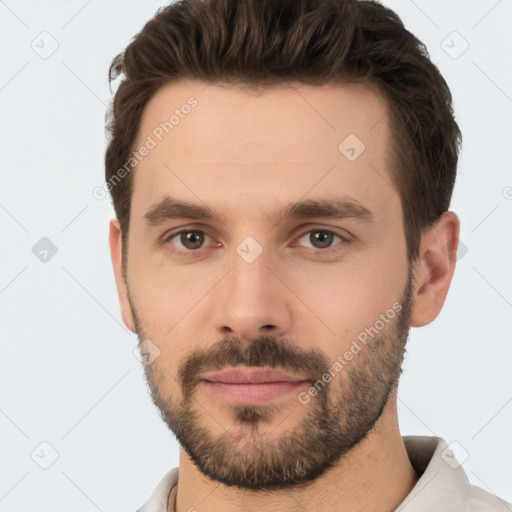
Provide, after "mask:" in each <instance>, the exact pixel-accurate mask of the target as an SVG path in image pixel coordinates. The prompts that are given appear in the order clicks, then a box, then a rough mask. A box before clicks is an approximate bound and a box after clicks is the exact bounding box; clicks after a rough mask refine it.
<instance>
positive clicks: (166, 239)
mask: <svg viewBox="0 0 512 512" xmlns="http://www.w3.org/2000/svg"><path fill="white" fill-rule="evenodd" d="M314 232H322V233H324V234H329V235H334V236H337V237H338V238H340V239H341V241H342V242H343V243H341V245H342V246H343V247H344V246H345V245H346V244H349V243H350V241H351V240H350V239H349V238H348V237H345V236H343V235H340V234H339V233H336V232H335V231H332V230H329V229H324V228H313V229H309V230H307V231H304V232H302V233H301V234H300V235H299V236H297V238H296V240H297V241H298V240H300V239H301V238H303V237H304V236H305V235H307V234H309V233H314ZM183 233H199V234H204V235H206V236H207V237H208V238H210V239H212V240H213V238H212V237H211V236H210V235H208V233H206V231H203V230H201V229H194V228H189V229H181V230H180V231H176V232H173V233H171V234H169V235H167V236H165V237H164V239H163V240H162V242H163V243H164V244H167V243H170V241H171V240H172V239H173V238H176V237H177V236H179V235H181V234H183ZM171 245H174V244H171ZM203 249H207V247H200V248H199V249H181V248H179V249H174V250H175V251H176V252H179V253H181V254H185V255H187V256H195V255H197V254H199V253H200V252H201V251H202V250H203ZM308 249H312V250H314V251H317V252H319V253H326V252H329V251H337V250H342V248H341V247H336V245H334V246H329V247H326V248H324V249H319V248H314V247H308Z"/></svg>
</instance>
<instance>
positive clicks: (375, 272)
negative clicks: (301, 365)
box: [289, 252, 407, 358]
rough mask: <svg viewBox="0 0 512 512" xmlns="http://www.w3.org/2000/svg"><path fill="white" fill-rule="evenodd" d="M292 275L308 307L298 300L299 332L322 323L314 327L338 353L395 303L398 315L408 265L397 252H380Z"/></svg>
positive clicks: (292, 282) (330, 349) (293, 284)
mask: <svg viewBox="0 0 512 512" xmlns="http://www.w3.org/2000/svg"><path fill="white" fill-rule="evenodd" d="M289 279H290V281H289V286H290V287H291V288H292V289H293V290H294V291H295V293H296V294H297V297H299V298H300V299H301V300H302V302H303V303H304V305H305V306H306V308H307V310H306V309H304V306H303V305H302V304H300V303H299V302H297V312H296V313H298V315H297V316H296V318H297V319H298V320H297V321H298V323H299V325H297V331H296V332H298V333H300V332H310V333H311V332H312V326H317V327H316V328H315V329H314V332H317V333H319V332H320V330H321V331H322V332H325V333H326V335H327V339H329V340H330V341H329V342H328V345H327V346H326V347H325V348H324V350H325V351H326V352H327V353H329V354H331V355H332V356H333V357H334V358H335V357H336V355H337V354H339V353H340V352H343V351H344V350H346V349H347V348H348V346H349V345H350V343H351V341H352V340H353V339H354V338H355V337H357V335H358V334H359V333H361V332H362V331H364V330H365V329H366V328H370V327H371V326H374V325H375V323H376V322H377V321H379V320H380V319H381V315H386V312H389V310H390V309H391V310H392V312H391V313H393V315H394V313H395V311H396V309H397V307H399V306H397V305H398V304H399V301H400V299H401V297H402V292H403V288H404V287H405V285H406V280H407V266H406V264H405V263H404V264H401V263H400V262H399V261H397V258H396V254H395V255H392V256H390V257H389V258H388V259H386V257H385V254H383V252H379V258H377V259H375V260H372V259H371V258H367V259H364V260H363V259H360V260H359V261H358V262H357V263H356V262H348V261H347V262H343V263H340V264H337V265H336V266H334V265H330V266H327V265H325V266H322V265H319V266H318V267H317V270H316V271H315V270H314V269H313V268H311V267H309V268H308V269H302V270H300V271H296V272H294V273H293V274H290V277H289ZM388 316H389V315H388ZM380 323H381V322H379V325H380ZM300 324H301V325H300ZM322 337H323V335H322ZM336 351H337V352H336ZM335 352H336V354H335Z"/></svg>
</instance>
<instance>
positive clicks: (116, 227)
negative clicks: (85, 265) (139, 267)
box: [109, 219, 136, 332]
mask: <svg viewBox="0 0 512 512" xmlns="http://www.w3.org/2000/svg"><path fill="white" fill-rule="evenodd" d="M109 243H110V256H111V258H112V266H113V267H114V277H115V279H116V287H117V295H118V297H119V305H120V306H121V316H122V318H123V322H124V324H125V325H126V327H128V329H130V331H132V332H136V329H135V321H134V319H133V315H132V310H131V308H130V302H129V301H128V286H127V283H126V278H125V273H124V270H123V261H122V254H123V246H122V237H121V227H120V224H119V221H118V220H117V219H112V220H111V221H110V228H109Z"/></svg>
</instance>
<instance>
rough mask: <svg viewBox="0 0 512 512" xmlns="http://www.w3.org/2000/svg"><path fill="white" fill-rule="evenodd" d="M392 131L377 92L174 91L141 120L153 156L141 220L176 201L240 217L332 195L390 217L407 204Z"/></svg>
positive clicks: (139, 191) (136, 190) (301, 87)
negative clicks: (397, 181)
mask: <svg viewBox="0 0 512 512" xmlns="http://www.w3.org/2000/svg"><path fill="white" fill-rule="evenodd" d="M387 121H388V116H387V105H386V102H385V101H384V99H383V98H382V97H381V95H380V94H379V93H378V91H377V90H376V89H375V88H374V87H372V86H370V85H368V84H341V83H337V84H334V83H331V84H326V85H321V86H311V85H305V84H295V85H288V86H278V87H272V88H269V89H265V90H260V91H258V92H255V91H253V90H248V89H246V88H243V87H238V86H223V85H214V84H210V85H207V84H205V83H203V82H199V81H196V80H181V81H179V82H174V83H171V84H168V85H166V86H164V87H162V88H161V89H160V90H159V91H157V93H156V94H155V95H154V96H153V98H152V99H151V100H150V101H149V102H148V104H147V106H146V108H145V110H144V113H143V116H142V119H141V123H140V127H139V132H138V137H137V141H136V145H135V149H136V151H138V152H139V153H141V151H140V148H142V147H143V146H147V147H148V148H149V149H148V150H147V151H144V153H145V155H144V156H143V157H142V158H140V160H139V162H138V163H137V165H136V168H135V171H134V187H133V192H132V213H135V210H137V209H138V208H139V207H140V208H141V209H142V208H145V209H146V210H147V208H148V207H149V206H150V205H151V204H154V203H155V202H157V201H159V200H161V199H162V198H163V197H165V196H167V195H171V196H174V197H176V196H177V197H180V198H183V199H185V200H189V201H193V202H196V203H199V202H203V203H204V202H206V203H208V204H209V205H210V206H212V207H213V208H214V209H215V208H216V207H217V206H218V207H219V209H222V207H223V206H225V207H226V209H227V205H228V204H231V205H232V206H233V207H237V208H238V211H239V212H240V208H244V206H245V209H244V210H242V211H245V210H247V205H252V211H254V212H257V211H259V210H262V209H264V208H265V205H268V203H269V201H270V202H273V204H278V203H281V199H282V203H289V202H290V200H292V199H299V198H301V197H302V198H304V197H306V198H307V197H311V198H318V197H320V196H322V197H325V196H326V195H328V194H329V193H333V194H334V193H336V194H338V195H339V194H345V195H350V196H352V197H354V198H355V199H356V200H358V201H361V202H363V203H364V202H370V203H373V204H375V206H376V208H377V209H379V208H385V207H386V205H387V206H389V204H387V203H390V202H394V203H398V202H399V197H398V195H397V193H396V191H395V190H394V187H393V186H392V184H391V179H390V177H389V176H390V174H389V170H388V147H389V145H390V144H389V127H388V122H387ZM395 206H396V204H395ZM139 213H142V211H141V212H139Z"/></svg>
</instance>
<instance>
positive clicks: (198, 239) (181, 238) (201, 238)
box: [167, 230, 210, 251]
mask: <svg viewBox="0 0 512 512" xmlns="http://www.w3.org/2000/svg"><path fill="white" fill-rule="evenodd" d="M207 238H210V237H209V236H208V235H207V234H206V233H204V232H203V231H197V230H184V231H180V232H178V233H174V234H172V235H171V236H169V237H168V238H167V241H168V242H170V243H172V244H173V245H176V246H177V247H179V248H181V249H184V250H188V251H197V250H198V249H201V248H202V246H203V244H204V242H205V240H206V239H207ZM174 239H176V240H177V241H176V242H173V241H172V240H174Z"/></svg>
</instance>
